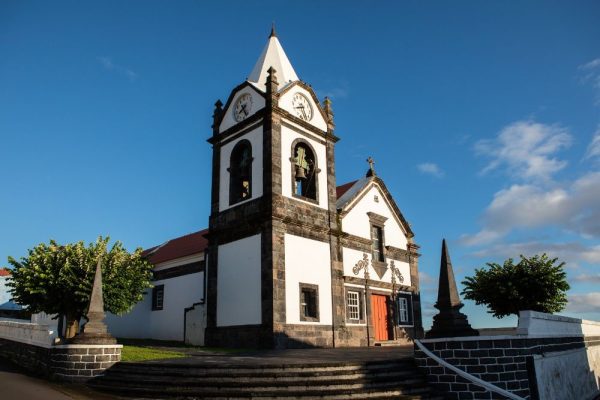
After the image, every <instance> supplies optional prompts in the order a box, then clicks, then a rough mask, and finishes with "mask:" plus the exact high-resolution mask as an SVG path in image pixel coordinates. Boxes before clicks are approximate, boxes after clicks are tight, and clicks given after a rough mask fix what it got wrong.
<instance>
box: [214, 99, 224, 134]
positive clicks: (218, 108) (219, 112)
mask: <svg viewBox="0 0 600 400" xmlns="http://www.w3.org/2000/svg"><path fill="white" fill-rule="evenodd" d="M222 116H223V103H222V102H221V100H220V99H219V100H217V102H216V103H215V110H214V111H213V124H212V128H213V135H216V134H218V133H219V123H220V122H221V117H222Z"/></svg>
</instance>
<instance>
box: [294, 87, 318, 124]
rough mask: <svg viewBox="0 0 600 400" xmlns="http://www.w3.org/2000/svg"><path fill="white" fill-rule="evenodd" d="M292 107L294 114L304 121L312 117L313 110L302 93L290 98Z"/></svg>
mask: <svg viewBox="0 0 600 400" xmlns="http://www.w3.org/2000/svg"><path fill="white" fill-rule="evenodd" d="M292 107H294V114H296V116H297V117H298V118H300V119H302V120H304V121H310V120H311V119H312V117H313V110H312V107H311V105H310V101H308V99H307V98H306V96H304V95H303V94H302V93H296V94H295V95H294V97H292Z"/></svg>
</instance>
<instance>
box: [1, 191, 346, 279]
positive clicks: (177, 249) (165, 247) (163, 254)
mask: <svg viewBox="0 0 600 400" xmlns="http://www.w3.org/2000/svg"><path fill="white" fill-rule="evenodd" d="M355 183H356V181H352V182H348V183H345V184H343V185H341V186H338V187H337V188H336V190H335V191H336V195H337V197H338V198H340V197H341V196H343V195H344V193H346V192H347V191H348V190H349V189H350V188H351V187H352V185H354V184H355ZM207 233H208V229H203V230H201V231H198V232H194V233H190V234H188V235H185V236H181V237H178V238H175V239H171V240H169V241H167V242H165V243H163V244H161V245H159V246H154V247H151V248H149V249H146V250H144V255H145V256H146V257H147V258H148V260H149V261H150V262H151V263H152V264H160V263H162V262H165V261H170V260H175V259H177V258H181V257H185V256H191V255H193V254H198V253H202V252H203V251H204V250H205V249H206V246H208V240H207V239H206V237H205V236H204V235H206V234H207ZM9 274H10V272H9ZM0 276H2V270H0Z"/></svg>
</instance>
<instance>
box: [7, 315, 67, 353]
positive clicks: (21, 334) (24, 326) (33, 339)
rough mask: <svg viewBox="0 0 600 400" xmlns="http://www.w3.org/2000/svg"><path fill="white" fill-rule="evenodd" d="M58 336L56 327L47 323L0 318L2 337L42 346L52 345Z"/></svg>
mask: <svg viewBox="0 0 600 400" xmlns="http://www.w3.org/2000/svg"><path fill="white" fill-rule="evenodd" d="M57 336H58V332H57V331H56V328H55V327H53V326H49V325H45V324H36V323H31V322H16V321H6V320H0V338H2V339H7V340H12V341H14V342H21V343H27V344H31V345H34V346H40V347H46V348H48V347H51V346H52V345H53V344H54V339H56V337H57Z"/></svg>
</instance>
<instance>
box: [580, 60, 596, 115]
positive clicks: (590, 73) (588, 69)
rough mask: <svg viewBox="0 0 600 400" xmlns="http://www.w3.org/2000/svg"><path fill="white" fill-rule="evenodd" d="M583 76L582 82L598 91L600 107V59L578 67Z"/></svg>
mask: <svg viewBox="0 0 600 400" xmlns="http://www.w3.org/2000/svg"><path fill="white" fill-rule="evenodd" d="M578 69H579V71H581V73H582V74H583V77H582V79H581V80H582V82H584V83H588V84H590V85H591V86H592V88H594V89H595V90H596V105H600V58H596V59H594V60H592V61H590V62H587V63H585V64H582V65H580V66H579V67H578Z"/></svg>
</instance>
